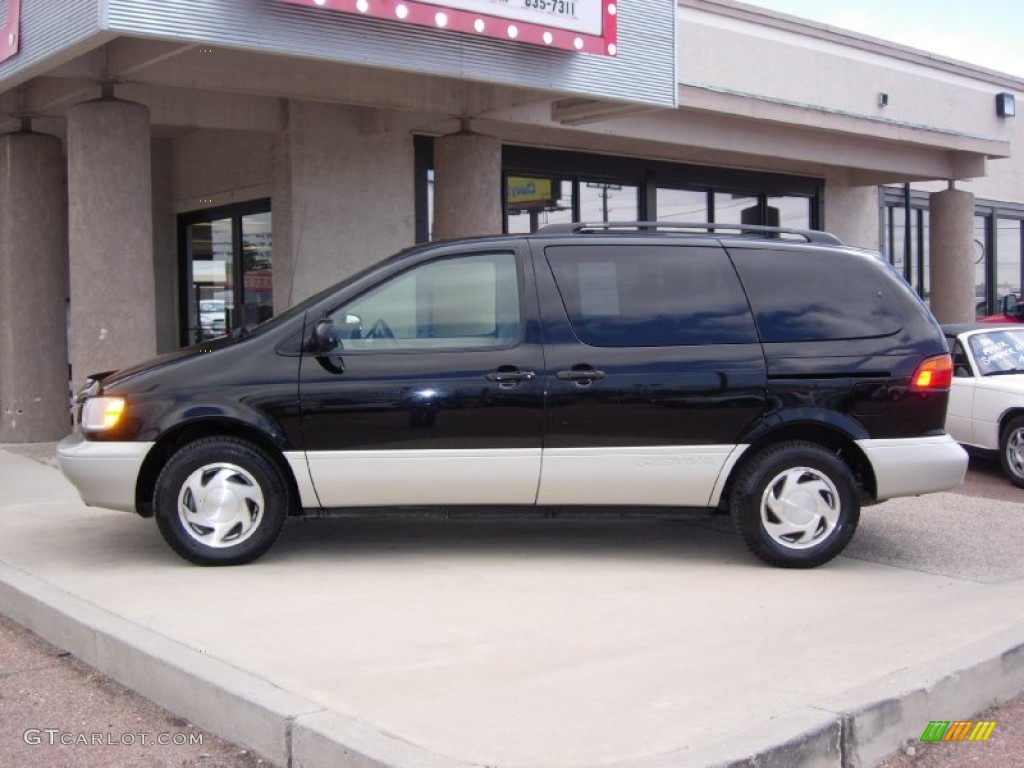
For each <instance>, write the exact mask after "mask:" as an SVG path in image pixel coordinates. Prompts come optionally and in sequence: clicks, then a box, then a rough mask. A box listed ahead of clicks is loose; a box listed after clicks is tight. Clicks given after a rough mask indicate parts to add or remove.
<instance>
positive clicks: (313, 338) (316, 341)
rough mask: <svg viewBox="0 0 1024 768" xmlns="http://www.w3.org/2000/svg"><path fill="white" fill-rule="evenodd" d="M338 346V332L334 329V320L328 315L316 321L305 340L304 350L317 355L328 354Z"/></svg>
mask: <svg viewBox="0 0 1024 768" xmlns="http://www.w3.org/2000/svg"><path fill="white" fill-rule="evenodd" d="M337 346H338V334H337V332H336V331H335V330H334V322H333V321H332V320H331V319H330V318H329V317H322V318H320V319H319V320H317V321H316V324H315V325H314V326H313V330H312V332H311V333H310V335H309V338H308V339H307V340H306V349H305V351H306V352H309V353H310V354H312V355H316V356H317V357H323V356H325V355H329V354H330V353H331V352H333V351H334V350H335V349H336V348H337Z"/></svg>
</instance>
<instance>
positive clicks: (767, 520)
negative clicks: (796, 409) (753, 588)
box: [729, 442, 860, 568]
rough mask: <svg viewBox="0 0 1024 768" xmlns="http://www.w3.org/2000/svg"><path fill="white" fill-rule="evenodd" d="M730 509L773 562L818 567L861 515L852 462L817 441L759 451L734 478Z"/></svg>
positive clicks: (749, 541)
mask: <svg viewBox="0 0 1024 768" xmlns="http://www.w3.org/2000/svg"><path fill="white" fill-rule="evenodd" d="M729 501H730V504H729V510H730V512H731V514H732V519H733V524H734V525H735V526H736V530H737V531H738V532H739V534H740V536H742V537H743V541H744V542H745V543H746V545H747V547H748V548H749V549H750V551H751V552H753V553H754V554H755V555H757V557H759V558H760V559H761V560H763V561H764V562H766V563H768V564H769V565H775V566H779V567H782V568H814V567H815V566H818V565H821V564H822V563H827V562H828V561H829V560H831V559H832V558H833V557H835V556H836V555H838V554H839V553H840V552H842V551H843V549H845V547H846V545H847V544H848V543H849V542H850V539H851V538H852V537H853V534H854V531H856V529H857V522H858V521H859V520H860V497H859V495H858V493H857V484H856V481H855V480H854V479H853V474H852V473H851V472H850V468H849V467H848V466H847V465H846V464H845V463H844V462H843V461H842V460H841V459H840V458H839V457H837V456H836V455H835V454H833V453H831V452H830V451H828V450H827V449H825V448H823V447H822V446H820V445H817V444H815V443H806V442H788V443H779V444H778V445H774V446H771V447H769V448H766V449H764V450H762V451H761V452H760V453H758V454H756V455H755V456H754V457H753V458H752V459H751V460H750V461H749V462H748V463H747V464H746V465H744V466H743V468H742V469H741V470H740V473H739V475H738V476H737V478H736V482H735V483H734V484H733V489H732V494H731V496H730V499H729Z"/></svg>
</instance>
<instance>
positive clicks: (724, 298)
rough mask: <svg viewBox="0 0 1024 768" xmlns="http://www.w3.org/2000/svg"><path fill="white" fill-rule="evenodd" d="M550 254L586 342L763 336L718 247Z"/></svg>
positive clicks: (595, 247) (571, 248)
mask: <svg viewBox="0 0 1024 768" xmlns="http://www.w3.org/2000/svg"><path fill="white" fill-rule="evenodd" d="M545 255H546V256H547V260H548V264H549V265H550V267H551V271H552V274H553V275H554V277H555V282H556V283H557V284H558V290H559V293H561V295H562V302H563V303H564V305H565V311H566V313H567V314H568V316H569V321H570V323H571V324H572V328H573V331H574V332H575V334H576V336H577V337H578V338H579V339H580V341H582V342H583V343H584V344H589V345H591V346H595V347H663V346H679V345H692V344H746V343H752V342H756V341H757V335H756V332H755V330H754V323H753V319H752V318H751V316H750V310H749V309H748V307H747V301H746V297H745V296H744V295H743V290H742V288H740V285H739V281H738V280H737V278H736V273H735V271H734V270H733V268H732V264H730V262H729V259H728V258H727V256H726V254H725V252H724V251H723V250H722V249H720V248H713V247H705V246H670V245H600V244H591V245H567V246H552V247H549V248H547V249H545Z"/></svg>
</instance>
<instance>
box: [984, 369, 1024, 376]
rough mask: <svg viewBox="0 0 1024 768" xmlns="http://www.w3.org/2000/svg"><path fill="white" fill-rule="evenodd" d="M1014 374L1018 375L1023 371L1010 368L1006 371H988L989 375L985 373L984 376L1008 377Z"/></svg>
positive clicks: (1023, 371)
mask: <svg viewBox="0 0 1024 768" xmlns="http://www.w3.org/2000/svg"><path fill="white" fill-rule="evenodd" d="M1015 373H1018V374H1019V373H1024V370H1020V369H1019V368H1011V369H1010V370H1008V371H990V372H989V373H986V374H985V375H986V376H1009V375H1011V374H1015Z"/></svg>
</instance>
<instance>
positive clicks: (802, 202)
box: [764, 195, 811, 229]
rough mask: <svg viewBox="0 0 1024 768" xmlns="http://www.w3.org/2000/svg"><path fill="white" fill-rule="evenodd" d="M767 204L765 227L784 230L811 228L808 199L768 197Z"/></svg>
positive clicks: (809, 202) (809, 201) (809, 200)
mask: <svg viewBox="0 0 1024 768" xmlns="http://www.w3.org/2000/svg"><path fill="white" fill-rule="evenodd" d="M767 203H768V205H767V208H766V211H767V215H766V217H765V218H766V219H767V221H765V222H764V223H765V224H766V225H767V226H769V227H783V228H786V229H810V228H811V199H810V198H808V197H789V196H779V197H776V196H772V195H769V196H768V198H767Z"/></svg>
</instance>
